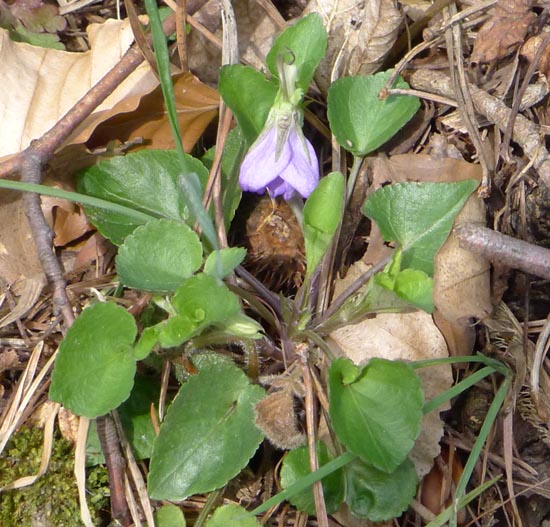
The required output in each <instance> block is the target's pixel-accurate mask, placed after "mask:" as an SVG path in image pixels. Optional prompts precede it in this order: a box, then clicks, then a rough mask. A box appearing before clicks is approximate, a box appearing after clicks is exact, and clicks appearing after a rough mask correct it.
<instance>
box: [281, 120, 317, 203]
mask: <svg viewBox="0 0 550 527" xmlns="http://www.w3.org/2000/svg"><path fill="white" fill-rule="evenodd" d="M304 141H305V144H306V148H307V150H308V153H309V159H308V156H307V154H306V152H305V151H304V146H303V143H302V141H301V139H300V137H299V136H298V133H297V132H296V130H294V129H292V130H291V131H290V133H289V136H288V141H287V144H289V145H290V148H291V150H292V157H291V159H290V162H289V163H288V165H287V166H286V168H285V169H284V170H283V171H282V172H281V173H280V174H279V177H280V178H281V179H283V180H285V181H286V182H287V183H289V184H290V185H291V186H292V187H293V188H294V189H295V190H296V191H297V192H298V193H299V194H300V195H301V196H302V197H303V198H307V197H308V196H309V195H310V194H311V193H312V192H313V190H314V189H315V187H316V186H317V184H318V183H319V165H318V162H317V155H316V154H315V150H314V149H313V146H311V143H310V142H309V141H308V140H307V139H305V138H304ZM285 198H286V196H285ZM286 199H288V198H286Z"/></svg>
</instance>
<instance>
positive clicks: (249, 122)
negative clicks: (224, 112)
mask: <svg viewBox="0 0 550 527" xmlns="http://www.w3.org/2000/svg"><path fill="white" fill-rule="evenodd" d="M218 89H219V92H220V95H221V96H222V98H223V100H224V102H225V104H227V106H229V108H231V111H232V112H233V113H234V114H235V117H236V118H237V121H238V123H239V126H240V127H241V129H242V131H243V135H244V137H245V139H246V142H247V143H248V144H249V145H251V144H252V143H253V142H254V141H255V140H256V138H257V137H258V135H260V132H261V131H262V129H263V127H264V124H265V122H266V120H267V116H268V114H269V110H271V107H272V106H273V102H274V101H275V96H276V95H277V91H278V86H277V83H275V82H273V81H269V80H267V79H266V78H265V77H264V76H263V75H262V74H261V73H260V72H259V71H256V70H255V69H253V68H251V67H249V66H242V65H240V64H234V65H230V66H223V67H222V69H221V70H220V82H219V86H218Z"/></svg>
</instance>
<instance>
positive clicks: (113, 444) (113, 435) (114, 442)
mask: <svg viewBox="0 0 550 527" xmlns="http://www.w3.org/2000/svg"><path fill="white" fill-rule="evenodd" d="M96 426H97V435H98V436H99V442H100V443H101V450H102V452H103V455H104V456H105V464H106V465H107V470H108V472H109V485H110V486H111V491H112V488H113V487H112V485H116V487H115V488H116V492H114V493H113V492H111V511H112V513H113V519H114V520H117V521H119V522H120V523H121V524H122V525H124V526H129V525H130V523H131V518H130V515H129V511H128V505H127V503H126V498H125V491H124V477H121V475H123V474H124V471H125V462H124V458H123V457H122V451H121V449H120V444H119V440H118V434H117V431H116V426H115V422H114V420H113V418H112V417H111V416H110V415H104V416H103V417H98V418H97V419H96Z"/></svg>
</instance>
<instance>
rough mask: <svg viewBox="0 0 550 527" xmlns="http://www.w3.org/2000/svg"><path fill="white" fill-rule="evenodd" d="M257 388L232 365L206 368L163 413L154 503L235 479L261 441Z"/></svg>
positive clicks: (154, 461) (152, 476)
mask: <svg viewBox="0 0 550 527" xmlns="http://www.w3.org/2000/svg"><path fill="white" fill-rule="evenodd" d="M263 396H264V391H263V389H262V388H260V387H259V386H254V385H252V384H250V382H249V381H248V379H247V377H246V375H245V374H244V373H243V372H242V371H241V370H240V369H239V368H237V367H236V366H234V365H232V364H223V363H220V364H213V365H205V366H203V367H202V368H201V370H200V372H199V373H198V374H197V375H194V376H192V377H191V378H190V379H189V381H188V382H187V383H185V384H184V385H183V386H182V387H181V389H180V391H179V394H178V395H177V396H176V398H175V399H174V402H173V403H172V405H171V406H170V408H169V409H168V412H167V414H166V419H165V420H164V422H163V424H162V426H161V428H160V434H159V435H158V437H157V439H156V441H155V445H154V450H153V457H152V458H151V464H150V472H149V482H148V485H149V493H150V495H151V497H152V498H154V499H167V500H174V501H180V500H184V499H185V498H186V497H187V496H190V495H191V494H201V493H204V492H210V491H211V490H214V489H217V488H219V487H221V486H223V485H225V483H227V481H229V480H230V479H231V478H233V477H234V476H236V475H237V474H238V473H239V471H240V470H241V469H242V468H243V467H244V466H245V465H246V463H247V462H248V460H249V459H250V458H251V457H252V455H253V454H254V452H255V451H256V449H257V448H258V445H259V444H260V442H261V441H262V438H263V436H262V433H261V432H260V431H259V430H258V429H257V428H256V426H255V424H254V405H255V404H256V403H257V402H259V401H260V400H261V399H262V398H263Z"/></svg>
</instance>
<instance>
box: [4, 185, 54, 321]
mask: <svg viewBox="0 0 550 527" xmlns="http://www.w3.org/2000/svg"><path fill="white" fill-rule="evenodd" d="M45 283H46V280H45V277H44V273H43V271H42V266H41V265H40V261H39V259H38V254H37V252H36V248H35V245H34V240H33V239H32V234H31V230H30V227H29V223H28V221H27V217H26V215H25V211H24V207H23V199H22V196H21V193H18V192H14V191H6V190H4V191H2V192H1V193H0V292H1V291H3V290H5V289H6V288H7V287H9V288H10V290H11V291H12V293H13V294H14V295H15V296H16V301H17V305H16V307H15V308H14V309H12V310H11V311H9V312H5V311H4V310H2V311H0V328H1V327H4V326H7V325H8V324H11V323H12V322H14V321H15V320H17V319H18V318H21V317H22V316H24V315H25V313H26V312H27V311H28V310H29V309H31V308H32V307H33V305H34V303H35V302H36V300H38V297H39V296H40V293H41V291H42V288H43V286H44V285H45Z"/></svg>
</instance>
